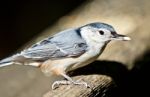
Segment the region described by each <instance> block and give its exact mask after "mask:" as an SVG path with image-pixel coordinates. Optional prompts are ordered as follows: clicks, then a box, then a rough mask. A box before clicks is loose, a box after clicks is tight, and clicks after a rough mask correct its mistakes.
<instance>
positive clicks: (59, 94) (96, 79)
mask: <svg viewBox="0 0 150 97" xmlns="http://www.w3.org/2000/svg"><path fill="white" fill-rule="evenodd" d="M73 79H75V80H84V81H87V82H88V83H91V84H92V85H91V88H85V87H84V86H83V87H82V86H75V85H68V86H66V85H63V86H61V87H60V88H58V89H56V90H52V91H49V92H47V93H46V94H45V95H44V96H43V97H96V96H98V95H99V96H100V95H101V96H102V95H103V96H104V95H105V93H107V91H109V89H110V86H114V83H113V81H112V79H111V77H108V76H104V75H87V76H85V75H80V76H75V77H73Z"/></svg>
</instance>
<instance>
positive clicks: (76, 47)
mask: <svg viewBox="0 0 150 97" xmlns="http://www.w3.org/2000/svg"><path fill="white" fill-rule="evenodd" d="M86 50H87V44H86V42H85V40H84V39H82V37H81V35H80V32H78V30H76V29H69V30H66V31H63V32H60V33H58V34H56V35H54V36H52V37H49V38H47V39H44V40H42V41H40V42H38V43H37V44H35V45H33V46H31V47H30V48H29V49H27V50H24V51H23V52H21V55H23V56H24V57H25V58H31V59H32V60H47V59H59V58H66V57H77V56H80V55H82V54H83V53H84V52H86Z"/></svg>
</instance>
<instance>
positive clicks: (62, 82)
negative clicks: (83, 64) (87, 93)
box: [52, 80, 90, 90]
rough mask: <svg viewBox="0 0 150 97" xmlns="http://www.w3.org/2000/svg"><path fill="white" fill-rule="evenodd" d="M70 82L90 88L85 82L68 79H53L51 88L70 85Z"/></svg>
mask: <svg viewBox="0 0 150 97" xmlns="http://www.w3.org/2000/svg"><path fill="white" fill-rule="evenodd" d="M70 84H73V85H83V86H85V87H86V88H90V85H88V84H87V83H86V82H77V81H73V82H72V81H68V80H61V81H55V82H54V83H53V84H52V89H53V90H54V89H56V88H58V87H59V85H70Z"/></svg>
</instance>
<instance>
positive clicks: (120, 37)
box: [111, 34, 131, 41]
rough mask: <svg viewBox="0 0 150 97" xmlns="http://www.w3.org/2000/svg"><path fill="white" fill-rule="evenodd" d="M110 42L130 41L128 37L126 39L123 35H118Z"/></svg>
mask: <svg viewBox="0 0 150 97" xmlns="http://www.w3.org/2000/svg"><path fill="white" fill-rule="evenodd" d="M111 40H122V41H128V40H131V38H130V37H127V36H125V35H120V34H115V35H114V36H113V37H112V38H111Z"/></svg>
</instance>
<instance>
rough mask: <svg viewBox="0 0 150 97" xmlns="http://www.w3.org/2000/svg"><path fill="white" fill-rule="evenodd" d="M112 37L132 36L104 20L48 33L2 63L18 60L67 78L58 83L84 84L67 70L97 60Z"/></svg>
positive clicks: (120, 38)
mask: <svg viewBox="0 0 150 97" xmlns="http://www.w3.org/2000/svg"><path fill="white" fill-rule="evenodd" d="M112 40H121V41H128V40H131V38H130V37H128V36H126V35H121V34H117V32H116V31H115V29H114V28H113V26H111V25H109V24H107V23H103V22H93V23H88V24H85V25H83V26H80V27H76V28H70V29H67V30H64V31H61V32H58V33H56V34H54V35H52V36H49V37H47V38H45V39H43V40H41V41H39V42H37V43H35V44H33V45H32V46H31V47H29V48H27V49H24V50H22V51H20V52H18V53H16V54H14V55H12V56H10V57H7V58H4V59H2V60H1V61H0V67H3V66H8V65H13V64H19V65H29V66H34V67H38V68H40V69H41V71H42V72H43V73H44V74H46V75H56V76H63V77H64V78H65V79H66V80H58V81H54V82H53V84H52V89H55V88H57V87H59V85H70V84H73V85H84V86H85V87H90V86H89V85H88V84H87V83H86V82H84V81H83V82H78V81H75V80H73V79H72V78H71V77H70V76H68V75H67V72H69V71H72V70H75V69H78V68H80V67H83V66H86V65H88V64H90V63H92V62H94V61H95V60H96V59H97V58H98V57H99V56H100V55H101V54H102V52H103V51H104V49H105V47H106V45H107V44H108V43H109V42H110V41H112Z"/></svg>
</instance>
